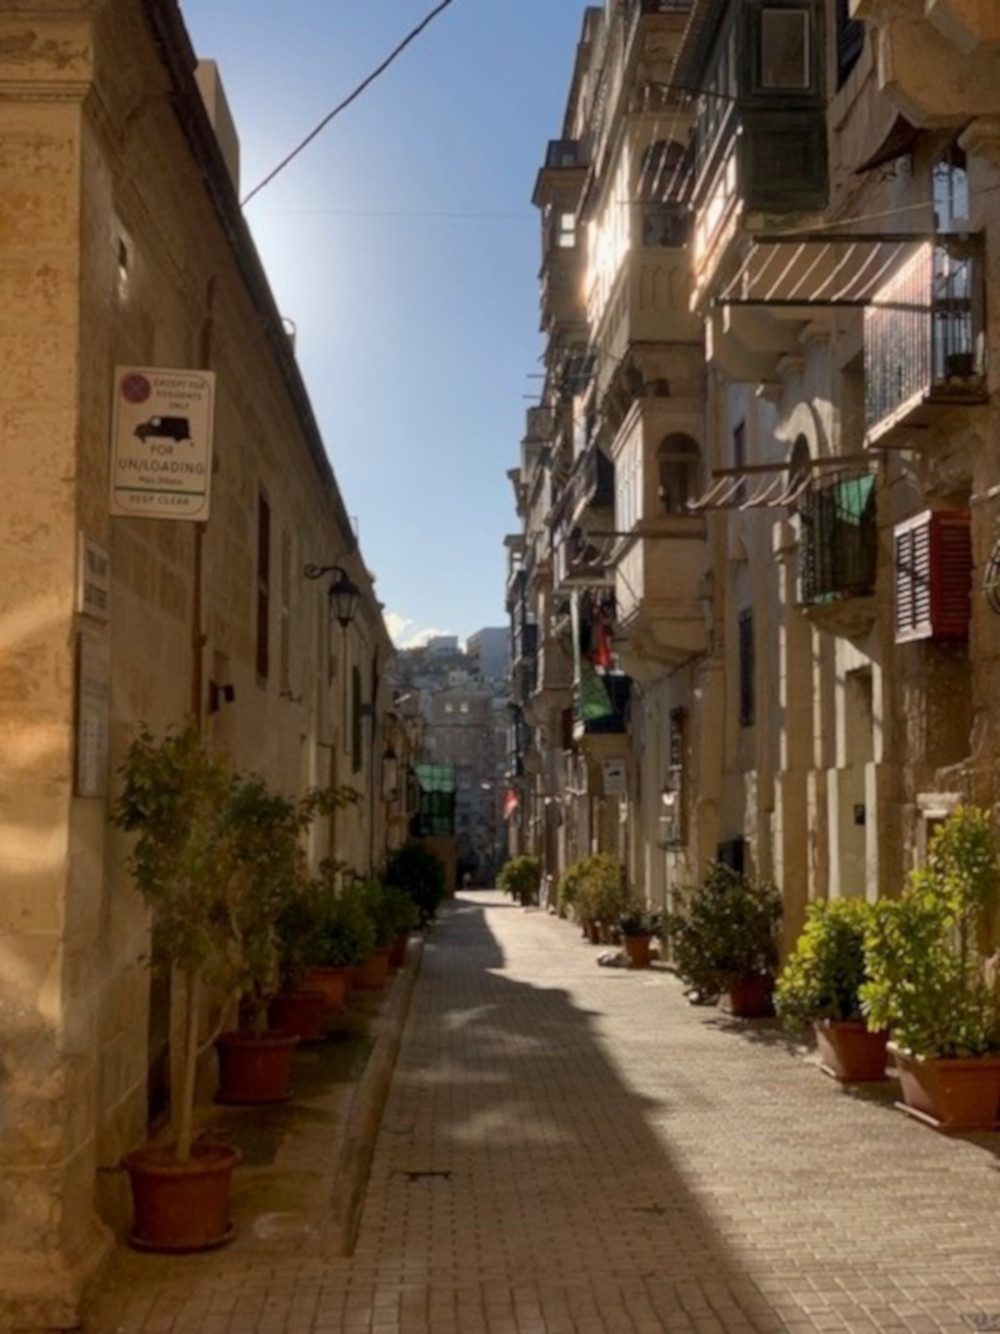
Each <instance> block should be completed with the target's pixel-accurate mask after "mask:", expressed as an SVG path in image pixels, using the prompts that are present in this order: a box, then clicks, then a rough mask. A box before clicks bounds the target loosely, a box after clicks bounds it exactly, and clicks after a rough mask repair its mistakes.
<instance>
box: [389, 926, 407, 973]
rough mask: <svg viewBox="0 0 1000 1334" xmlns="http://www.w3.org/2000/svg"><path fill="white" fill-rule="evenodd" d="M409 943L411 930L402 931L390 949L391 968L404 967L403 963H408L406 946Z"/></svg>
mask: <svg viewBox="0 0 1000 1334" xmlns="http://www.w3.org/2000/svg"><path fill="white" fill-rule="evenodd" d="M409 943H410V933H409V931H402V932H400V934H399V935H398V936H397V937H396V939H395V940H394V941H393V942H392V945H391V947H390V949H389V967H390V968H402V966H403V964H404V963H406V947H407V945H409Z"/></svg>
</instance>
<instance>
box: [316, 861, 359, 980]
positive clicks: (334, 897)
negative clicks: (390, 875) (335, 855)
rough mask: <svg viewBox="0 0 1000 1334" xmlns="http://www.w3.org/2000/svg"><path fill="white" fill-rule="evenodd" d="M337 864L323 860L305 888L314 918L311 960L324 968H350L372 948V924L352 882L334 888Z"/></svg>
mask: <svg viewBox="0 0 1000 1334" xmlns="http://www.w3.org/2000/svg"><path fill="white" fill-rule="evenodd" d="M341 869H342V868H341V867H340V866H339V865H338V864H337V863H334V862H323V863H321V865H320V869H319V874H318V875H317V877H316V878H315V880H314V881H313V883H312V885H311V886H310V889H309V891H308V893H309V895H310V897H311V899H312V906H313V912H314V914H315V919H316V934H315V936H314V938H313V942H314V943H313V949H314V951H315V953H314V957H313V960H312V962H313V963H315V964H318V965H319V966H321V967H327V968H351V967H353V966H354V965H355V964H358V963H361V962H362V960H364V959H367V958H368V956H369V955H370V954H371V952H372V950H374V948H375V924H374V922H373V921H372V918H371V915H370V913H369V912H368V909H367V907H366V904H365V897H364V895H363V893H360V892H359V891H358V888H357V886H356V885H345V886H344V887H343V888H341V889H338V887H337V879H338V877H339V875H340V872H341Z"/></svg>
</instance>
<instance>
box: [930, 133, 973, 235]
mask: <svg viewBox="0 0 1000 1334" xmlns="http://www.w3.org/2000/svg"><path fill="white" fill-rule="evenodd" d="M932 184H933V193H934V219H935V223H936V225H937V228H938V230H939V231H948V230H949V229H951V228H953V227H955V226H956V225H957V224H958V223H964V222H967V221H968V218H969V171H968V164H967V163H966V159H965V153H964V152H963V151H962V149H961V148H959V146H958V144H955V143H953V144H951V145H950V146H949V147H948V149H947V150H946V151H945V152H944V153H942V155H941V156H940V157H939V158H938V160H937V162H935V164H934V169H933V174H932Z"/></svg>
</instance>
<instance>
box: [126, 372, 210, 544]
mask: <svg viewBox="0 0 1000 1334" xmlns="http://www.w3.org/2000/svg"><path fill="white" fill-rule="evenodd" d="M214 411H215V373H214V371H182V370H161V369H159V368H156V367H154V368H142V367H135V366H118V367H117V368H116V370H115V388H114V413H113V424H112V431H111V513H112V514H120V515H129V516H131V517H133V518H135V517H136V516H138V517H140V518H147V519H189V520H195V521H198V522H202V523H203V522H205V520H207V518H208V508H209V497H210V492H211V486H212V431H213V416H214Z"/></svg>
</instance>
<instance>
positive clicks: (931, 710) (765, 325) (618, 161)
mask: <svg viewBox="0 0 1000 1334" xmlns="http://www.w3.org/2000/svg"><path fill="white" fill-rule="evenodd" d="M995 10H996V7H995V6H992V5H977V4H976V3H973V2H972V0H935V3H933V4H927V5H922V4H915V3H909V2H908V0H898V2H894V0H885V3H881V2H880V0H854V3H853V4H852V5H850V6H849V5H848V4H847V3H845V2H843V0H797V2H796V3H792V0H788V3H785V2H784V0H782V3H780V4H778V3H758V0H745V3H739V4H737V3H735V2H734V0H690V2H688V0H677V2H675V3H669V2H664V3H656V2H655V0H646V2H644V3H640V2H639V0H635V2H634V3H611V2H609V3H607V4H606V5H604V6H603V7H600V8H598V7H592V8H589V9H588V10H587V11H586V14H585V18H584V25H583V34H582V41H581V44H580V46H579V48H578V54H577V60H576V65H575V68H574V73H573V78H572V81H571V91H570V98H569V103H568V106H567V115H566V121H565V124H564V126H563V131H562V134H563V138H562V139H561V140H558V141H556V142H555V143H553V144H550V145H549V148H548V150H547V153H546V159H545V166H544V168H543V170H542V173H541V175H540V177H539V183H538V186H537V188H536V196H535V198H536V203H538V204H539V205H540V207H541V209H542V225H543V281H542V311H543V325H544V327H545V331H546V334H547V337H548V344H547V347H548V351H547V365H548V367H549V379H548V380H547V381H546V385H545V390H544V394H543V397H542V402H541V404H540V405H539V406H538V407H537V408H533V409H532V410H531V411H530V412H529V416H528V429H527V432H526V437H525V441H524V443H523V445H522V454H521V461H520V466H519V467H518V468H517V469H515V470H514V473H513V481H514V485H515V493H516V498H517V504H518V511H519V515H520V517H521V519H522V530H521V532H520V533H518V534H516V535H515V536H513V537H512V538H511V539H509V541H508V550H509V558H510V580H509V585H508V587H509V595H510V607H511V611H512V616H513V618H514V636H513V640H512V642H513V644H514V646H515V658H516V659H518V660H517V661H515V664H514V683H515V691H516V692H517V694H518V698H519V701H520V708H521V717H522V720H523V726H524V729H525V730H524V736H523V738H522V742H521V745H520V747H519V750H518V754H517V757H516V763H517V764H518V765H520V766H521V769H522V775H521V776H520V777H519V778H518V780H517V781H518V782H519V783H520V784H521V785H522V788H523V800H522V806H521V811H520V815H521V816H522V817H523V823H522V826H521V831H520V836H521V838H522V839H523V840H525V841H526V842H527V843H528V844H529V845H530V846H533V847H536V848H538V849H539V850H541V851H542V852H543V853H544V856H545V859H546V862H547V865H548V867H549V869H550V872H551V873H553V874H558V872H559V871H560V870H561V869H562V868H563V867H564V866H565V864H566V862H567V860H571V859H572V857H573V856H575V855H579V853H580V851H587V850H590V849H591V848H595V847H602V848H607V849H608V850H612V851H616V852H617V853H618V855H620V856H621V858H622V860H623V861H624V862H626V864H627V865H628V867H629V871H630V874H631V877H632V879H633V882H634V883H635V885H636V887H637V888H638V889H639V891H640V892H641V893H643V894H645V895H646V896H647V897H648V898H650V899H651V900H652V901H654V902H664V901H669V895H670V893H671V889H672V887H673V886H676V885H681V884H684V883H686V882H687V881H688V880H690V878H692V877H693V876H695V875H697V874H698V873H699V872H700V870H701V869H702V868H703V867H704V866H705V864H706V863H707V861H709V860H711V859H713V858H714V859H721V860H724V861H727V862H730V863H732V864H734V865H738V866H744V867H746V868H748V869H752V870H756V871H758V872H760V873H762V874H765V875H769V876H773V877H774V878H775V879H776V881H777V882H778V883H779V884H780V885H781V887H782V890H783V893H784V896H785V902H786V925H785V930H786V941H790V940H791V939H792V938H793V936H794V935H795V934H796V932H797V930H798V927H799V925H800V923H801V917H802V912H803V909H804V905H805V903H806V902H807V901H808V899H809V898H811V897H824V896H827V895H842V894H858V895H866V896H868V897H870V898H873V897H876V896H878V895H880V894H883V893H887V892H893V891H895V889H896V888H897V887H898V886H899V884H900V881H901V878H902V876H903V874H904V873H905V871H906V869H907V868H909V867H910V866H912V865H914V864H916V863H917V862H919V860H920V858H921V856H922V855H923V851H924V849H925V847H926V840H927V834H928V832H929V830H930V829H931V828H932V827H933V823H934V821H935V820H937V819H939V818H940V817H941V815H942V814H943V813H945V812H946V811H947V810H948V809H949V808H950V807H951V806H953V805H954V804H955V803H956V802H958V801H960V800H969V799H971V800H974V801H977V802H979V803H982V804H984V805H987V806H992V805H994V804H995V803H996V800H997V796H998V793H997V792H996V776H995V775H996V771H997V758H998V745H997V723H998V717H997V703H996V700H997V692H996V681H995V663H996V661H997V645H998V639H997V637H998V635H1000V620H998V614H997V610H996V608H997V607H1000V600H998V598H997V594H996V588H997V573H996V572H997V569H998V568H1000V550H998V548H997V517H998V516H997V503H998V501H997V496H998V494H1000V453H998V450H997V444H996V442H997V438H998V437H997V421H996V415H995V414H996V407H995V398H996V371H995V368H994V362H995V357H993V358H991V357H990V355H989V354H990V351H991V348H992V347H994V346H995V343H996V327H997V326H996V323H995V317H993V316H992V315H991V312H992V311H993V310H994V309H995V306H996V298H997V292H996V284H997V269H996V265H995V264H994V263H993V262H992V261H991V256H992V255H993V253H994V250H995V244H994V240H993V237H992V233H993V232H994V231H995V230H996V229H997V228H998V227H1000V193H998V191H1000V180H998V177H997V170H998V165H1000V163H998V154H997V149H996V139H995V131H996V126H997V120H996V117H997V114H998V111H1000V106H998V93H1000V63H998V62H1000V57H998V55H997V39H998V36H1000V32H998V28H997V25H998V23H1000V17H998V16H997V14H996V12H995ZM627 146H628V147H627ZM616 154H617V156H616ZM616 172H618V173H619V182H620V184H619V187H618V189H617V190H615V189H614V188H611V189H610V194H608V193H607V192H608V190H609V185H608V182H609V181H610V180H611V179H612V178H613V177H614V174H615V173H616ZM608 199H610V200H611V205H610V208H611V212H610V214H609V212H608V205H607V203H606V202H604V201H606V200H608ZM652 209H657V210H662V214H658V215H657V223H656V225H655V227H654V224H653V223H652V222H651V221H647V219H649V217H650V212H651V210H652ZM616 210H617V212H616ZM661 218H662V221H661V220H660V219H661ZM671 242H672V243H673V244H669V243H671ZM654 269H656V270H657V271H658V273H657V274H654V273H653V272H652V270H654ZM557 273H558V274H560V275H561V281H560V282H557V281H556V275H557ZM609 310H610V312H611V316H610V322H609V314H608V312H609ZM636 321H645V324H644V325H643V324H641V323H639V324H637V325H634V326H633V327H630V322H636ZM612 330H613V331H614V334H613V335H612V332H611V331H612ZM574 433H575V435H576V438H575V439H574V438H573V437H574ZM569 554H573V555H574V557H575V565H574V563H573V562H571V561H570V560H569V559H568V555H569ZM595 680H596V681H597V682H598V683H599V685H600V686H602V687H603V694H602V693H601V691H599V690H597V689H596V688H595ZM609 705H610V709H609ZM588 712H589V713H590V714H591V715H592V718H593V722H594V723H596V724H597V727H598V728H600V729H601V732H600V739H599V740H596V739H592V738H591V735H590V733H591V732H592V731H593V730H595V729H594V727H593V726H591V727H588V719H587V714H588ZM529 729H530V730H529ZM609 736H610V737H612V738H613V740H608V737H609ZM598 746H599V747H600V748H601V749H600V750H598V749H597V747H598ZM608 759H610V760H612V761H613V762H614V763H612V764H611V765H610V766H609V765H608V764H607V763H606V761H607V760H608ZM609 781H610V784H611V785H612V786H611V788H609Z"/></svg>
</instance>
